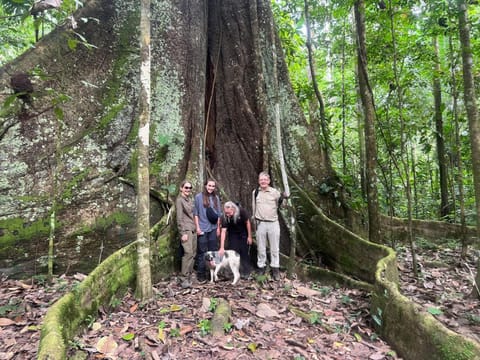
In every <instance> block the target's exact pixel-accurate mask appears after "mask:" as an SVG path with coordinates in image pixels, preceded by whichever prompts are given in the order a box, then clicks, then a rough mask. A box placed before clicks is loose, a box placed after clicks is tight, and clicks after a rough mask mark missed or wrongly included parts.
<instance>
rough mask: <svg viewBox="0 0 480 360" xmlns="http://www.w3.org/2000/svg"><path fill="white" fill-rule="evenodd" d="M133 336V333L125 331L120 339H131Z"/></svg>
mask: <svg viewBox="0 0 480 360" xmlns="http://www.w3.org/2000/svg"><path fill="white" fill-rule="evenodd" d="M134 338H135V334H134V333H126V334H125V335H123V336H122V339H123V340H126V341H132V340H133V339H134Z"/></svg>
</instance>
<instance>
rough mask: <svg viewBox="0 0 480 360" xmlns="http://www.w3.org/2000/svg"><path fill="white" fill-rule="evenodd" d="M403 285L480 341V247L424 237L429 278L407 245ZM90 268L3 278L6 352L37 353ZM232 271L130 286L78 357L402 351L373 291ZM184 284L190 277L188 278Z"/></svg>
mask: <svg viewBox="0 0 480 360" xmlns="http://www.w3.org/2000/svg"><path fill="white" fill-rule="evenodd" d="M398 254H399V269H400V273H401V281H402V283H401V287H402V291H403V293H405V294H406V295H407V296H409V297H411V298H413V299H415V301H416V302H417V303H419V304H421V305H422V306H423V307H424V308H425V310H426V311H429V312H430V313H432V314H433V315H434V316H435V317H437V318H438V319H439V320H440V321H442V322H443V323H445V325H447V326H448V327H450V328H451V329H452V330H454V331H457V332H459V333H462V334H464V335H467V336H471V337H472V338H474V339H476V340H477V341H479V335H478V334H480V307H479V306H478V301H476V300H472V299H468V298H467V295H468V294H469V293H470V291H471V286H472V277H471V276H472V275H471V273H470V270H472V271H473V272H474V271H475V268H474V263H475V262H474V257H473V255H472V256H469V258H468V260H467V261H465V262H461V263H459V262H458V259H459V256H458V251H457V250H453V249H450V248H443V249H441V250H439V249H438V248H430V247H422V248H420V249H419V254H418V262H419V267H420V269H421V273H420V274H421V277H420V280H415V279H413V275H412V273H411V265H410V261H409V260H410V258H411V255H410V251H407V250H405V249H399V250H398ZM83 277H84V275H81V274H77V275H75V276H69V277H66V276H62V277H59V278H56V279H55V280H54V282H53V284H51V285H47V284H46V283H45V282H42V281H39V280H40V279H38V278H37V279H36V281H34V283H33V284H31V281H18V280H10V279H3V281H2V284H1V285H0V342H1V343H2V344H3V345H2V347H1V348H0V360H2V359H33V358H35V356H36V351H37V347H38V342H39V338H40V326H41V321H42V318H43V316H44V315H45V312H46V311H47V309H48V306H49V305H50V304H52V303H53V302H54V301H55V300H56V299H58V298H59V297H60V296H61V295H63V294H64V293H65V292H66V291H67V290H68V289H69V288H71V286H74V284H75V283H77V282H78V281H81V280H82V279H83ZM258 280H262V279H261V278H260V279H251V280H248V281H246V280H241V281H240V282H239V284H237V285H236V286H235V287H232V286H231V285H230V282H229V281H228V280H223V281H220V282H219V283H217V284H210V283H206V284H193V285H192V286H191V287H183V286H182V283H181V281H180V279H178V278H176V277H173V278H171V279H168V280H165V281H162V282H159V283H157V284H156V285H155V294H156V295H155V300H154V301H152V302H150V303H148V304H145V305H142V304H139V303H138V302H137V301H136V300H135V299H134V297H133V295H132V294H131V293H127V294H126V295H125V296H124V297H123V299H114V300H113V301H111V303H110V304H109V306H108V307H104V308H102V309H100V311H99V312H98V316H97V317H91V318H89V319H87V321H86V322H85V328H84V329H83V330H82V332H81V334H79V335H78V336H77V337H76V338H75V339H74V340H73V341H72V342H71V344H70V345H71V346H70V350H69V358H70V359H102V358H105V359H145V358H146V359H362V360H365V359H372V360H380V359H400V358H399V357H398V356H397V355H396V354H395V352H394V351H393V350H392V349H391V348H390V347H389V346H388V344H386V343H385V342H384V341H383V340H382V339H380V338H379V337H378V336H377V335H376V333H375V331H374V329H373V324H372V319H371V317H370V315H369V305H368V304H369V296H368V294H367V293H365V292H363V291H360V290H352V289H344V288H333V287H327V286H322V285H321V284H318V283H308V284H306V283H302V282H300V281H297V280H294V281H291V280H288V279H285V278H282V280H281V281H279V282H273V281H270V279H266V280H265V281H258ZM183 285H185V284H183ZM219 299H226V300H228V302H229V304H230V306H231V310H232V317H231V320H230V322H228V323H226V324H224V329H223V330H224V333H223V335H222V336H217V337H215V336H213V335H212V332H211V322H210V320H211V319H212V317H213V314H214V310H215V307H216V303H218V302H219Z"/></svg>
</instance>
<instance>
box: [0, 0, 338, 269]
mask: <svg viewBox="0 0 480 360" xmlns="http://www.w3.org/2000/svg"><path fill="white" fill-rule="evenodd" d="M151 5H152V13H151V20H152V22H151V25H152V43H151V52H152V57H151V62H152V63H151V66H152V74H151V86H152V94H151V104H150V108H151V117H150V126H149V129H150V131H151V136H150V139H149V141H150V143H149V154H150V156H149V159H148V160H149V170H150V173H149V175H146V174H143V175H142V177H143V178H148V180H149V181H150V187H151V188H153V189H165V190H167V191H168V192H169V194H172V193H173V192H175V191H176V189H175V186H176V184H178V183H179V182H180V181H181V180H183V179H184V178H188V179H190V180H191V181H192V183H193V185H194V186H195V187H196V190H197V191H198V190H200V187H201V184H203V181H204V180H205V178H206V176H207V174H209V175H211V176H213V177H214V178H215V179H216V180H217V182H218V184H219V187H220V188H221V191H222V193H223V194H225V197H226V199H224V200H230V199H232V200H236V201H239V202H240V203H241V204H242V205H243V206H245V207H246V208H247V210H250V209H249V207H250V201H249V198H250V194H251V191H252V189H253V188H254V187H255V186H256V184H257V176H258V173H259V172H260V171H262V170H267V171H270V172H271V173H272V181H273V185H274V186H277V187H282V176H281V174H280V171H279V169H280V168H281V166H280V165H279V159H280V157H279V156H278V147H277V142H276V138H277V135H276V132H275V131H272V129H273V128H274V126H275V114H276V111H279V112H280V132H281V137H282V144H283V145H282V146H283V149H284V160H285V169H286V171H287V177H288V178H289V179H292V180H294V181H295V183H296V184H298V186H299V187H302V189H305V190H306V191H307V192H308V193H309V195H310V196H311V197H312V199H314V200H315V201H316V202H317V203H319V204H320V203H321V204H322V207H323V209H325V210H326V211H327V213H329V214H330V215H331V216H332V217H335V218H343V217H344V216H345V213H344V211H345V210H344V208H339V207H338V206H337V199H336V198H335V197H334V196H333V195H332V193H333V191H332V193H329V194H323V193H322V192H321V191H320V190H319V189H321V185H322V184H324V183H326V182H328V181H331V179H335V178H336V176H335V173H334V171H333V170H332V168H331V165H330V163H329V162H328V160H327V157H326V153H325V151H324V149H323V144H319V142H318V139H317V134H316V132H315V131H312V127H311V126H310V125H309V124H308V123H307V122H306V120H305V118H304V117H303V114H302V111H301V109H300V106H299V104H298V102H297V100H296V99H295V95H294V91H293V89H292V88H291V85H290V82H289V79H288V71H287V67H286V64H285V61H284V56H283V52H282V49H281V44H280V41H279V39H278V36H277V34H276V32H275V29H274V27H272V25H271V24H272V23H273V16H272V13H271V9H270V2H269V1H267V0H256V1H246V0H241V1H237V0H223V1H220V0H213V1H206V0H200V1H197V2H191V1H185V0H174V1H164V0H152V1H151ZM138 10H139V3H138V2H133V1H127V2H126V3H119V2H111V1H107V0H99V1H89V2H87V3H86V5H85V7H84V8H83V9H82V10H80V11H79V12H78V13H77V14H75V17H76V18H78V21H77V23H78V25H79V26H78V28H76V29H75V31H76V32H78V33H79V34H81V36H82V37H84V38H85V39H86V42H88V43H89V44H91V45H93V47H90V48H89V49H88V50H87V49H85V48H83V47H81V46H78V48H77V49H75V50H72V49H70V48H69V47H68V44H67V42H66V41H65V36H67V35H68V34H70V33H71V29H70V28H59V29H57V30H56V31H54V32H52V33H51V34H49V35H47V36H45V37H44V38H42V39H41V40H40V41H39V43H38V44H37V45H36V47H35V49H32V50H31V51H30V52H29V53H27V54H25V56H22V57H20V58H19V59H17V60H16V61H15V62H14V63H12V64H8V65H7V66H5V67H4V68H2V69H1V71H0V75H1V76H0V83H1V85H2V86H4V87H5V88H6V89H7V88H8V84H9V82H10V81H9V80H10V76H9V74H13V73H16V72H17V71H21V72H24V73H29V72H30V71H33V69H35V68H37V67H38V68H41V69H42V71H43V73H44V74H45V76H44V77H42V78H38V79H36V82H35V91H36V93H37V92H38V97H35V99H34V104H33V105H34V106H39V105H41V104H45V103H46V104H49V102H50V101H51V98H49V97H48V96H47V95H46V94H49V89H52V88H54V89H58V91H59V92H60V90H61V91H62V95H63V94H64V95H66V96H68V97H69V98H70V99H71V100H69V101H66V102H65V103H64V104H62V107H63V111H64V113H65V130H64V132H63V133H64V134H65V135H64V137H63V139H62V143H61V146H62V150H63V153H62V156H63V159H64V163H65V166H64V171H62V173H61V174H60V175H61V176H60V178H59V186H60V187H62V186H64V185H65V184H72V183H73V184H74V186H72V185H70V188H72V191H71V192H70V193H69V194H67V195H68V198H64V199H62V203H60V204H59V212H58V213H57V217H58V221H59V223H61V224H62V228H61V229H60V228H59V229H58V233H57V236H58V239H61V240H60V241H59V242H58V243H57V247H56V250H57V253H56V259H57V260H58V262H59V263H58V264H59V266H60V269H62V268H63V269H64V268H65V267H66V266H67V265H66V264H70V268H71V269H72V270H77V269H79V266H78V265H79V264H80V263H81V264H82V266H83V268H82V270H83V271H88V270H89V269H91V268H92V266H93V263H92V262H91V261H90V260H89V259H88V257H86V256H79V254H89V256H93V257H97V256H98V252H99V251H101V250H100V249H99V244H100V243H101V242H100V241H99V237H102V239H105V240H108V241H106V242H105V248H106V250H105V252H104V256H108V255H109V253H111V252H112V251H113V250H115V249H118V248H119V247H121V246H123V245H125V244H126V243H129V242H131V241H134V240H135V239H136V237H137V236H136V235H137V234H136V232H135V224H136V220H137V210H138V211H143V210H142V209H140V208H138V209H137V202H136V193H135V192H134V188H133V187H131V186H130V185H128V184H129V183H135V181H136V180H137V176H139V175H140V174H141V172H139V173H137V170H136V169H137V159H138V160H139V158H138V152H137V147H136V145H135V142H134V141H133V142H132V139H135V138H136V136H137V131H138V130H137V129H138V126H137V125H138V123H137V122H136V119H139V112H140V109H139V104H140V102H139V96H140V93H139V89H140V86H139V80H138V79H139V69H140V58H139V56H138V54H139V48H138V44H139V42H138V40H136V38H137V36H138V22H139V15H140V13H139V11H138ZM80 19H98V20H99V22H96V21H88V22H87V23H85V22H84V21H81V20H80ZM272 49H275V50H274V51H275V53H276V54H275V56H274V55H273V53H272ZM58 54H60V55H61V56H62V61H52V59H57V57H58V56H59V55H58ZM67 55H68V56H67ZM274 58H276V69H277V71H274V66H273V62H274ZM72 69H74V71H73V70H72ZM275 73H276V76H277V80H278V81H275ZM44 79H48V80H44ZM50 93H51V91H50ZM7 95H9V94H7ZM5 97H6V96H5V95H2V94H0V100H2V99H5ZM274 100H277V101H278V104H279V109H278V110H277V109H275V101H274ZM40 108H42V107H41V106H40ZM42 111H44V112H42V113H41V120H42V122H39V121H37V120H38V118H39V115H38V114H36V113H35V114H32V121H29V122H28V124H27V122H26V121H21V119H20V118H19V116H18V114H13V112H12V114H13V115H12V116H11V118H8V119H6V120H5V122H4V123H2V125H1V126H2V127H1V129H0V133H3V134H4V135H3V136H2V137H1V139H0V153H12V154H18V156H17V157H16V159H14V158H13V157H12V159H8V161H11V162H12V163H14V164H16V163H17V162H18V165H19V166H15V167H13V166H12V170H11V171H9V172H4V173H2V176H4V177H5V183H8V184H9V187H8V188H7V189H5V191H4V194H5V199H6V201H5V202H2V203H1V204H0V218H1V217H3V216H7V215H10V214H18V220H19V221H18V223H19V224H20V225H19V226H18V228H19V229H20V230H21V231H15V230H16V229H13V230H10V227H5V228H6V229H7V230H6V233H5V234H4V235H0V236H8V237H11V238H12V242H13V243H14V244H22V246H25V248H22V249H21V253H22V254H33V255H30V256H31V257H30V258H29V259H28V261H34V260H35V259H34V254H40V255H41V254H46V253H47V252H46V251H47V244H46V243H45V241H44V239H45V237H44V236H43V235H42V234H41V235H40V236H38V240H37V238H35V237H34V238H33V239H30V238H29V239H28V240H29V241H27V242H25V241H24V240H25V238H24V237H22V236H23V234H24V233H25V230H23V229H25V228H28V226H30V225H31V223H32V222H33V223H39V224H42V225H43V224H44V223H45V221H48V219H45V216H44V214H45V213H47V212H48V211H49V209H50V207H49V206H48V205H46V204H45V203H44V202H42V200H41V199H42V198H41V195H42V194H43V193H50V190H51V189H50V187H49V186H47V183H48V184H50V183H49V182H47V181H45V179H44V174H45V169H46V168H48V164H49V161H50V159H51V158H52V156H53V154H54V151H55V149H54V146H52V144H54V136H53V135H52V132H47V131H43V129H44V128H45V127H48V126H51V125H50V124H53V119H54V114H53V111H52V110H48V109H47V110H45V109H44V108H42ZM4 124H6V125H5V127H4V126H3V125H4ZM11 124H13V125H11ZM140 129H142V130H141V131H145V130H146V128H145V127H144V126H140ZM33 134H41V137H39V138H36V139H35V142H33V141H32V136H33ZM12 144H14V146H17V145H16V144H24V145H22V147H20V145H18V148H15V149H13V150H12ZM38 157H40V159H39V160H37V161H32V159H37V158H38ZM143 161H145V160H143ZM50 162H51V161H50ZM144 164H147V163H146V162H144ZM143 167H146V166H143ZM9 169H10V168H9ZM18 169H22V171H24V173H22V178H21V179H19V178H20V177H19V176H18ZM23 169H25V170H23ZM79 169H80V170H79ZM82 170H83V171H84V173H80V175H82V177H80V176H79V175H78V174H79V172H80V171H82ZM20 180H21V181H20ZM24 184H26V185H24ZM33 185H35V186H33ZM334 185H335V189H334V190H335V191H338V192H342V191H343V190H342V188H341V187H340V184H339V183H338V182H336V183H334ZM32 189H33V190H32ZM32 191H33V192H34V193H33V194H32ZM292 191H293V190H292ZM32 195H36V196H34V197H33V200H29V201H26V200H25V201H24V200H20V201H19V200H18V199H27V198H29V199H32ZM170 197H171V196H170ZM152 199H153V198H152ZM152 199H150V200H151V202H150V206H151V210H150V218H151V221H152V222H156V221H158V219H160V218H161V217H162V215H163V214H164V213H165V207H164V206H163V205H164V204H159V202H157V201H156V200H154V201H152ZM164 200H165V203H166V204H168V203H169V201H171V200H170V199H169V198H168V197H167V198H166V199H164ZM72 204H74V206H75V210H76V211H68V209H69V208H70V209H71V206H72ZM142 204H145V201H141V202H139V203H138V206H142ZM159 205H162V206H161V207H160V206H159ZM145 212H146V209H145ZM143 217H144V219H142V220H141V221H142V222H145V223H146V222H147V219H146V218H145V216H143ZM97 219H100V220H102V221H103V222H102V224H105V225H102V226H101V232H100V231H99V230H98V229H96V228H95V226H92V225H91V224H96V223H97V222H98V220H97ZM130 219H132V220H133V221H131V223H130V222H129V221H130ZM309 219H310V214H308V213H305V214H299V220H302V224H301V226H305V225H304V224H307V223H308V222H309V221H310V220H309ZM139 221H140V220H139ZM297 224H298V222H297ZM283 225H284V224H283ZM85 227H87V231H85V230H84V229H85ZM42 230H43V228H42ZM17 233H18V234H20V235H17ZM79 233H80V235H78V234H79ZM304 233H305V235H306V237H308V238H310V237H313V236H314V235H313V234H310V233H309V231H308V226H307V227H306V231H304ZM78 236H80V237H81V241H80V240H79V238H78ZM322 236H327V234H325V235H322ZM142 238H144V239H147V237H146V235H143V236H142ZM40 239H43V240H42V241H40ZM119 239H120V241H118V240H119ZM79 241H80V250H79V253H75V252H72V251H71V249H73V248H75V247H76V244H77V243H78V242H79ZM145 241H147V240H145ZM37 242H38V246H37ZM25 244H26V245H25ZM27 245H28V246H29V247H27ZM40 245H41V246H40ZM289 248H290V239H289V236H288V231H286V229H285V226H283V227H282V240H281V250H282V252H284V253H288V252H289ZM171 249H172V250H171V252H172V256H173V255H174V253H175V250H174V249H176V244H174V243H172V244H171ZM303 251H305V250H304V249H300V255H301V254H302V252H303ZM144 256H146V253H145V254H144ZM1 260H4V261H7V260H8V259H0V261H1ZM0 266H2V265H0Z"/></svg>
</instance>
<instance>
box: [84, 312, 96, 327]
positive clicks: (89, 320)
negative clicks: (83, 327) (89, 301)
mask: <svg viewBox="0 0 480 360" xmlns="http://www.w3.org/2000/svg"><path fill="white" fill-rule="evenodd" d="M95 320H96V318H95V316H93V315H87V316H86V317H85V323H86V324H87V327H88V328H91V327H92V325H93V324H94V323H95Z"/></svg>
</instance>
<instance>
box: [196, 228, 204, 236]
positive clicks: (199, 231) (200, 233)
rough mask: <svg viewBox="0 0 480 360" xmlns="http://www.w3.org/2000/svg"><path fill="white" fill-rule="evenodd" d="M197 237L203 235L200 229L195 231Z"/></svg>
mask: <svg viewBox="0 0 480 360" xmlns="http://www.w3.org/2000/svg"><path fill="white" fill-rule="evenodd" d="M197 235H198V236H200V235H203V231H202V230H201V229H200V228H198V229H197Z"/></svg>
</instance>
